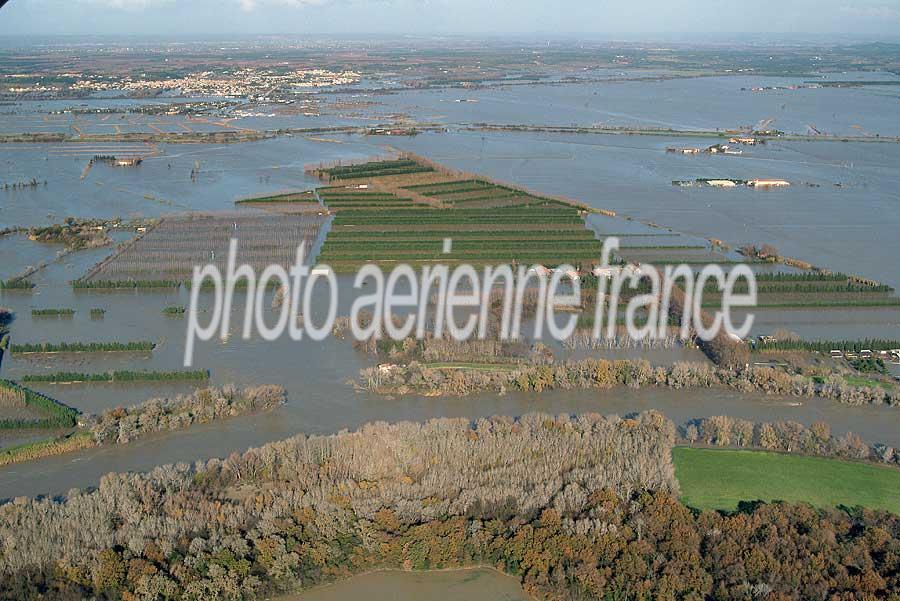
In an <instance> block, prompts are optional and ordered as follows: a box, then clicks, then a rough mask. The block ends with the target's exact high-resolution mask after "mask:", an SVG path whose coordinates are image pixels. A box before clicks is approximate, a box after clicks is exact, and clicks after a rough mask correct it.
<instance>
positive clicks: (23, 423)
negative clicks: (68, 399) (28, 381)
mask: <svg viewBox="0 0 900 601" xmlns="http://www.w3.org/2000/svg"><path fill="white" fill-rule="evenodd" d="M0 389H2V390H3V394H4V396H6V397H9V396H15V397H18V399H19V400H20V401H21V402H22V403H24V405H25V406H26V407H28V408H29V409H32V410H34V411H37V412H39V413H41V414H43V415H45V416H47V417H44V418H42V419H36V420H32V419H3V420H0V429H4V430H21V429H29V428H71V427H72V426H74V425H75V419H76V417H77V416H78V411H77V410H75V409H73V408H72V407H68V406H66V405H63V404H62V403H60V402H58V401H56V400H54V399H51V398H50V397H48V396H45V395H43V394H41V393H39V392H36V391H34V390H31V389H30V388H26V387H24V386H21V385H20V384H18V383H16V382H13V381H12V380H0Z"/></svg>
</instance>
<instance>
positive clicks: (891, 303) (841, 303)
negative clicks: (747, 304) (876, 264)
mask: <svg viewBox="0 0 900 601" xmlns="http://www.w3.org/2000/svg"><path fill="white" fill-rule="evenodd" d="M721 307H722V304H721V303H720V302H716V301H710V302H706V303H703V308H704V309H720V308H721ZM805 307H819V308H828V307H900V298H895V297H890V298H860V299H846V300H842V299H834V300H809V301H803V300H796V301H783V302H771V303H767V302H758V303H756V308H758V309H803V308H805Z"/></svg>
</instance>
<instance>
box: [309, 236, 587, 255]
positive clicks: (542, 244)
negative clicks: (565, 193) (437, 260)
mask: <svg viewBox="0 0 900 601" xmlns="http://www.w3.org/2000/svg"><path fill="white" fill-rule="evenodd" d="M442 243H443V239H436V240H424V241H421V242H411V241H406V240H404V241H402V242H380V241H375V242H357V241H347V242H341V241H339V242H332V241H327V242H325V244H324V245H323V248H322V250H323V251H334V252H352V251H354V250H357V249H359V250H362V249H365V250H393V251H402V250H430V249H433V248H434V247H435V246H438V247H440V246H441V244H442ZM602 247H603V246H602V245H601V244H600V243H599V242H598V241H596V240H542V239H537V240H496V241H494V240H472V241H469V240H455V241H454V242H453V252H456V251H460V250H500V249H527V250H533V249H536V248H542V249H552V250H573V249H579V250H580V249H592V250H596V251H597V252H600V249H601V248H602Z"/></svg>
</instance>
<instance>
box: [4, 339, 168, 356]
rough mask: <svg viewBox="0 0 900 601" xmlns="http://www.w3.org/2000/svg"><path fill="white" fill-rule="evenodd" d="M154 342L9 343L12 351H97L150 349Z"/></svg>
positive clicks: (154, 345) (152, 347) (153, 346)
mask: <svg viewBox="0 0 900 601" xmlns="http://www.w3.org/2000/svg"><path fill="white" fill-rule="evenodd" d="M155 347H156V344H155V343H153V342H150V341H149V340H139V341H135V342H60V343H58V344H56V343H53V342H37V343H31V342H26V343H23V344H13V345H10V349H9V350H11V351H12V352H13V353H99V352H136V351H152V350H153V349H154V348H155Z"/></svg>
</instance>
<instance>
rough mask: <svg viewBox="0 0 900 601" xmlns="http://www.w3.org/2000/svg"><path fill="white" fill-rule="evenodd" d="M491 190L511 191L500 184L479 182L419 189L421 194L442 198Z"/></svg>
mask: <svg viewBox="0 0 900 601" xmlns="http://www.w3.org/2000/svg"><path fill="white" fill-rule="evenodd" d="M482 190H484V191H489V190H497V191H498V192H510V190H507V189H505V188H501V187H499V186H482V185H477V184H470V185H467V186H458V187H447V188H442V189H440V190H433V191H423V190H419V191H418V192H419V194H421V195H422V196H430V197H432V198H440V197H441V196H452V195H453V194H466V193H468V192H481V191H482Z"/></svg>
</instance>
